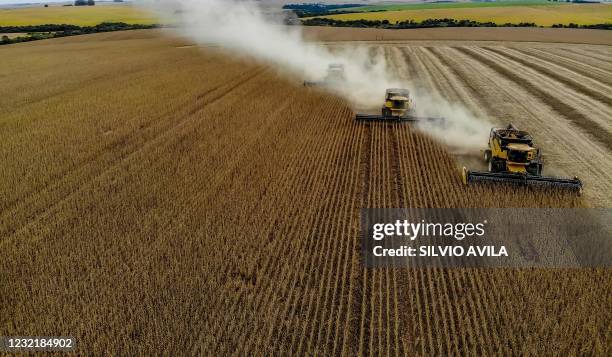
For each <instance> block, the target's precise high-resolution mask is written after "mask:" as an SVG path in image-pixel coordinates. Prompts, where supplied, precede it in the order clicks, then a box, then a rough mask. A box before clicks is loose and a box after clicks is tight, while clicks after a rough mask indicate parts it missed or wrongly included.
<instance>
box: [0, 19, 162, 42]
mask: <svg viewBox="0 0 612 357" xmlns="http://www.w3.org/2000/svg"><path fill="white" fill-rule="evenodd" d="M155 27H159V25H140V24H126V23H123V22H103V23H101V24H98V25H96V26H76V25H65V24H64V25H35V26H0V33H27V34H28V35H27V36H19V37H15V38H9V37H8V36H6V35H4V36H2V38H1V40H0V45H6V44H10V43H18V42H28V41H36V40H44V39H47V38H54V37H65V36H75V35H84V34H90V33H96V32H110V31H123V30H137V29H151V28H155Z"/></svg>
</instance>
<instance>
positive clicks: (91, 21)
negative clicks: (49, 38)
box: [0, 5, 159, 26]
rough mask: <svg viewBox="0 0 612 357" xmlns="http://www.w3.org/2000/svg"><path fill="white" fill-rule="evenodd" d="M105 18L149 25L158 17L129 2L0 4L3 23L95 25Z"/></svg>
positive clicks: (15, 24) (111, 20)
mask: <svg viewBox="0 0 612 357" xmlns="http://www.w3.org/2000/svg"><path fill="white" fill-rule="evenodd" d="M102 22H125V23H127V24H145V25H149V24H155V23H158V22H159V21H158V20H157V19H156V18H155V17H154V16H152V15H151V14H149V13H147V12H146V11H145V10H143V9H142V8H138V7H135V6H130V5H98V6H59V5H57V6H53V5H52V6H49V7H43V6H39V7H24V8H7V9H2V8H0V26H27V25H44V24H68V25H77V26H94V25H97V24H100V23H102Z"/></svg>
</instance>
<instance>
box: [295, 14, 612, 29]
mask: <svg viewBox="0 0 612 357" xmlns="http://www.w3.org/2000/svg"><path fill="white" fill-rule="evenodd" d="M302 24H303V25H304V26H334V27H374V28H385V29H411V28H427V27H538V25H537V24H535V23H533V22H520V23H514V24H513V23H505V24H497V23H495V22H491V21H489V22H478V21H472V20H455V19H427V20H423V21H421V22H418V21H414V20H406V21H401V22H400V21H397V22H395V23H394V24H391V23H389V21H388V20H382V21H381V20H365V19H360V20H346V21H343V20H336V19H332V18H325V17H315V18H310V19H306V20H303V21H302ZM552 27H554V28H557V27H569V28H583V29H601V30H612V24H594V25H577V24H574V23H570V24H568V25H562V24H555V25H553V26H552Z"/></svg>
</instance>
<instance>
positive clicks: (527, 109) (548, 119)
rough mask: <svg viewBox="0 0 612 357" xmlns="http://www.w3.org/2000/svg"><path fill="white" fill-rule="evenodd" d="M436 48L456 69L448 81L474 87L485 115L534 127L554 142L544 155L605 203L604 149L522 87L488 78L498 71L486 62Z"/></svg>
mask: <svg viewBox="0 0 612 357" xmlns="http://www.w3.org/2000/svg"><path fill="white" fill-rule="evenodd" d="M438 51H439V53H440V54H441V55H442V56H444V57H445V60H446V61H447V62H449V65H450V67H451V68H454V70H455V71H457V76H456V77H455V76H454V75H452V73H450V72H449V73H447V75H446V77H447V78H448V80H449V81H452V82H457V81H459V82H466V83H469V84H470V86H473V88H475V90H476V91H477V92H478V96H479V97H482V99H483V100H484V103H485V105H484V106H483V109H484V110H485V111H486V113H487V114H488V116H489V117H492V118H498V119H497V121H498V122H499V121H501V124H507V120H509V119H511V120H512V121H515V123H517V124H519V126H521V127H525V128H534V129H537V130H536V131H537V132H539V133H541V137H543V138H545V140H547V142H548V143H549V144H552V143H557V145H555V146H553V149H551V150H550V151H547V152H546V153H547V157H548V158H551V157H552V158H554V161H555V162H556V163H558V164H559V165H557V167H560V168H562V169H564V170H565V171H566V174H568V175H569V174H576V173H578V172H580V173H581V175H585V176H586V177H583V179H584V178H586V181H585V184H586V185H587V187H589V188H590V187H593V189H587V191H586V192H585V193H586V195H587V196H590V197H591V198H592V199H593V200H594V202H598V203H597V204H606V203H605V202H607V201H608V200H609V198H606V197H605V195H602V194H601V193H602V192H605V191H606V190H607V189H606V187H607V185H608V184H607V181H609V180H607V179H606V178H605V177H607V176H608V174H606V170H609V169H610V168H609V165H608V164H604V165H603V167H602V163H601V162H600V161H599V160H598V158H603V157H605V155H606V149H605V148H602V147H601V146H599V145H596V143H593V142H591V140H590V138H589V137H588V136H587V135H586V134H583V133H582V132H580V133H576V131H575V129H574V128H573V125H571V122H567V121H565V120H563V119H562V118H558V116H557V115H556V114H555V112H554V111H552V110H550V109H549V108H548V107H547V106H542V105H541V104H539V103H540V102H539V100H537V99H534V98H533V96H531V95H529V93H528V92H525V91H524V90H523V89H522V87H520V86H518V85H516V84H515V83H513V82H511V81H507V80H505V79H504V78H503V77H501V78H497V79H496V80H493V81H492V80H491V78H496V77H495V76H496V75H497V73H496V72H495V71H494V70H492V69H490V68H489V67H487V66H486V65H484V64H481V63H480V62H478V61H475V60H473V59H471V58H470V57H468V56H464V55H462V54H461V53H460V52H458V51H456V49H455V48H454V47H453V48H444V47H443V48H440V49H438ZM431 70H433V68H432V69H431ZM445 70H446V69H445ZM484 93H486V94H484ZM469 109H472V108H469ZM559 119H561V120H559ZM502 120H503V121H502ZM551 123H554V124H551ZM572 135H574V136H575V135H579V137H577V138H576V139H575V140H570V141H568V140H567V138H568V137H574V136H572ZM585 150H587V151H588V152H591V156H593V158H588V159H587V160H584V159H583V157H584V154H583V152H584V151H585ZM548 167H551V166H548ZM582 173H584V174H582ZM466 204H467V203H466Z"/></svg>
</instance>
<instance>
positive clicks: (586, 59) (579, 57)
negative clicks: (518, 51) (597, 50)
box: [546, 47, 612, 76]
mask: <svg viewBox="0 0 612 357" xmlns="http://www.w3.org/2000/svg"><path fill="white" fill-rule="evenodd" d="M546 52H547V53H552V54H554V55H557V56H560V57H563V58H567V59H570V60H573V61H576V62H578V63H582V64H584V65H587V66H590V67H592V68H596V69H598V71H600V72H603V73H605V74H606V75H607V76H612V62H610V60H609V59H608V60H606V61H600V60H598V59H595V58H593V57H590V56H587V55H585V54H584V53H582V52H579V51H575V50H572V49H571V48H568V47H563V48H559V47H548V48H547V49H546Z"/></svg>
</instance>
